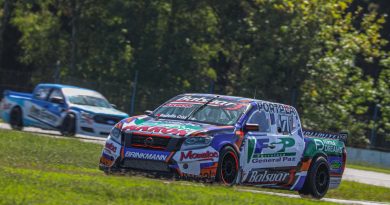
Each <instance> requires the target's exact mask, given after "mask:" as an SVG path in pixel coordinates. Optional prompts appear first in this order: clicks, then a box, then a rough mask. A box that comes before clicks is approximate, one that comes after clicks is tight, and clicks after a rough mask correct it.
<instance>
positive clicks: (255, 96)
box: [253, 87, 257, 99]
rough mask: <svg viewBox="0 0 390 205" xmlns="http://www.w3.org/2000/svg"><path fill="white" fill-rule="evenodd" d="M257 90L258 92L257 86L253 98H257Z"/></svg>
mask: <svg viewBox="0 0 390 205" xmlns="http://www.w3.org/2000/svg"><path fill="white" fill-rule="evenodd" d="M256 92H257V87H256V88H255V94H253V99H256Z"/></svg>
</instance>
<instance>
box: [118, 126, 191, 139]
mask: <svg viewBox="0 0 390 205" xmlns="http://www.w3.org/2000/svg"><path fill="white" fill-rule="evenodd" d="M123 130H124V131H127V130H129V131H143V132H152V133H161V134H167V135H168V134H171V135H179V136H185V135H186V134H187V130H182V129H178V128H167V127H159V126H147V125H130V126H126V127H125V128H123Z"/></svg>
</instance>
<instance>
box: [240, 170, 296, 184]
mask: <svg viewBox="0 0 390 205" xmlns="http://www.w3.org/2000/svg"><path fill="white" fill-rule="evenodd" d="M288 176H290V173H288V172H283V171H268V170H255V171H251V172H250V173H249V176H248V180H247V182H249V183H262V184H276V183H280V182H283V181H285V180H286V179H287V178H288Z"/></svg>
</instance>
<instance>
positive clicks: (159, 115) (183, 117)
mask: <svg viewBox="0 0 390 205" xmlns="http://www.w3.org/2000/svg"><path fill="white" fill-rule="evenodd" d="M157 117H166V118H177V119H186V118H187V116H184V115H175V114H157Z"/></svg>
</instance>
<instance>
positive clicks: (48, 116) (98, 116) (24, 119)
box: [0, 84, 128, 137]
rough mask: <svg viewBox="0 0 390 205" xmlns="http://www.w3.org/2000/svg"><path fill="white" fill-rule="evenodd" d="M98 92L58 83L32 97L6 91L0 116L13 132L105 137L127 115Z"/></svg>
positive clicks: (40, 88)
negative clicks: (29, 130)
mask: <svg viewBox="0 0 390 205" xmlns="http://www.w3.org/2000/svg"><path fill="white" fill-rule="evenodd" d="M114 107H115V106H113V105H111V104H110V103H109V102H108V101H107V100H106V98H104V96H103V95H101V94H100V93H98V92H96V91H94V90H89V89H84V88H79V87H74V86H68V85H60V84H39V85H37V86H36V87H35V89H34V91H33V93H32V94H30V93H20V92H13V91H9V90H6V91H4V98H3V100H2V102H1V107H0V108H1V117H2V119H3V120H4V121H5V122H7V123H9V124H10V125H11V127H12V128H13V129H18V130H20V129H22V128H23V127H25V126H32V127H39V128H42V129H50V130H58V131H60V132H61V133H62V134H63V135H75V134H84V135H91V136H103V137H106V136H107V135H108V134H109V133H110V130H111V128H112V127H113V126H114V125H115V124H116V123H118V122H119V121H120V120H122V119H124V118H127V117H128V115H127V114H126V113H124V112H121V111H119V110H117V109H115V108H114Z"/></svg>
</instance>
